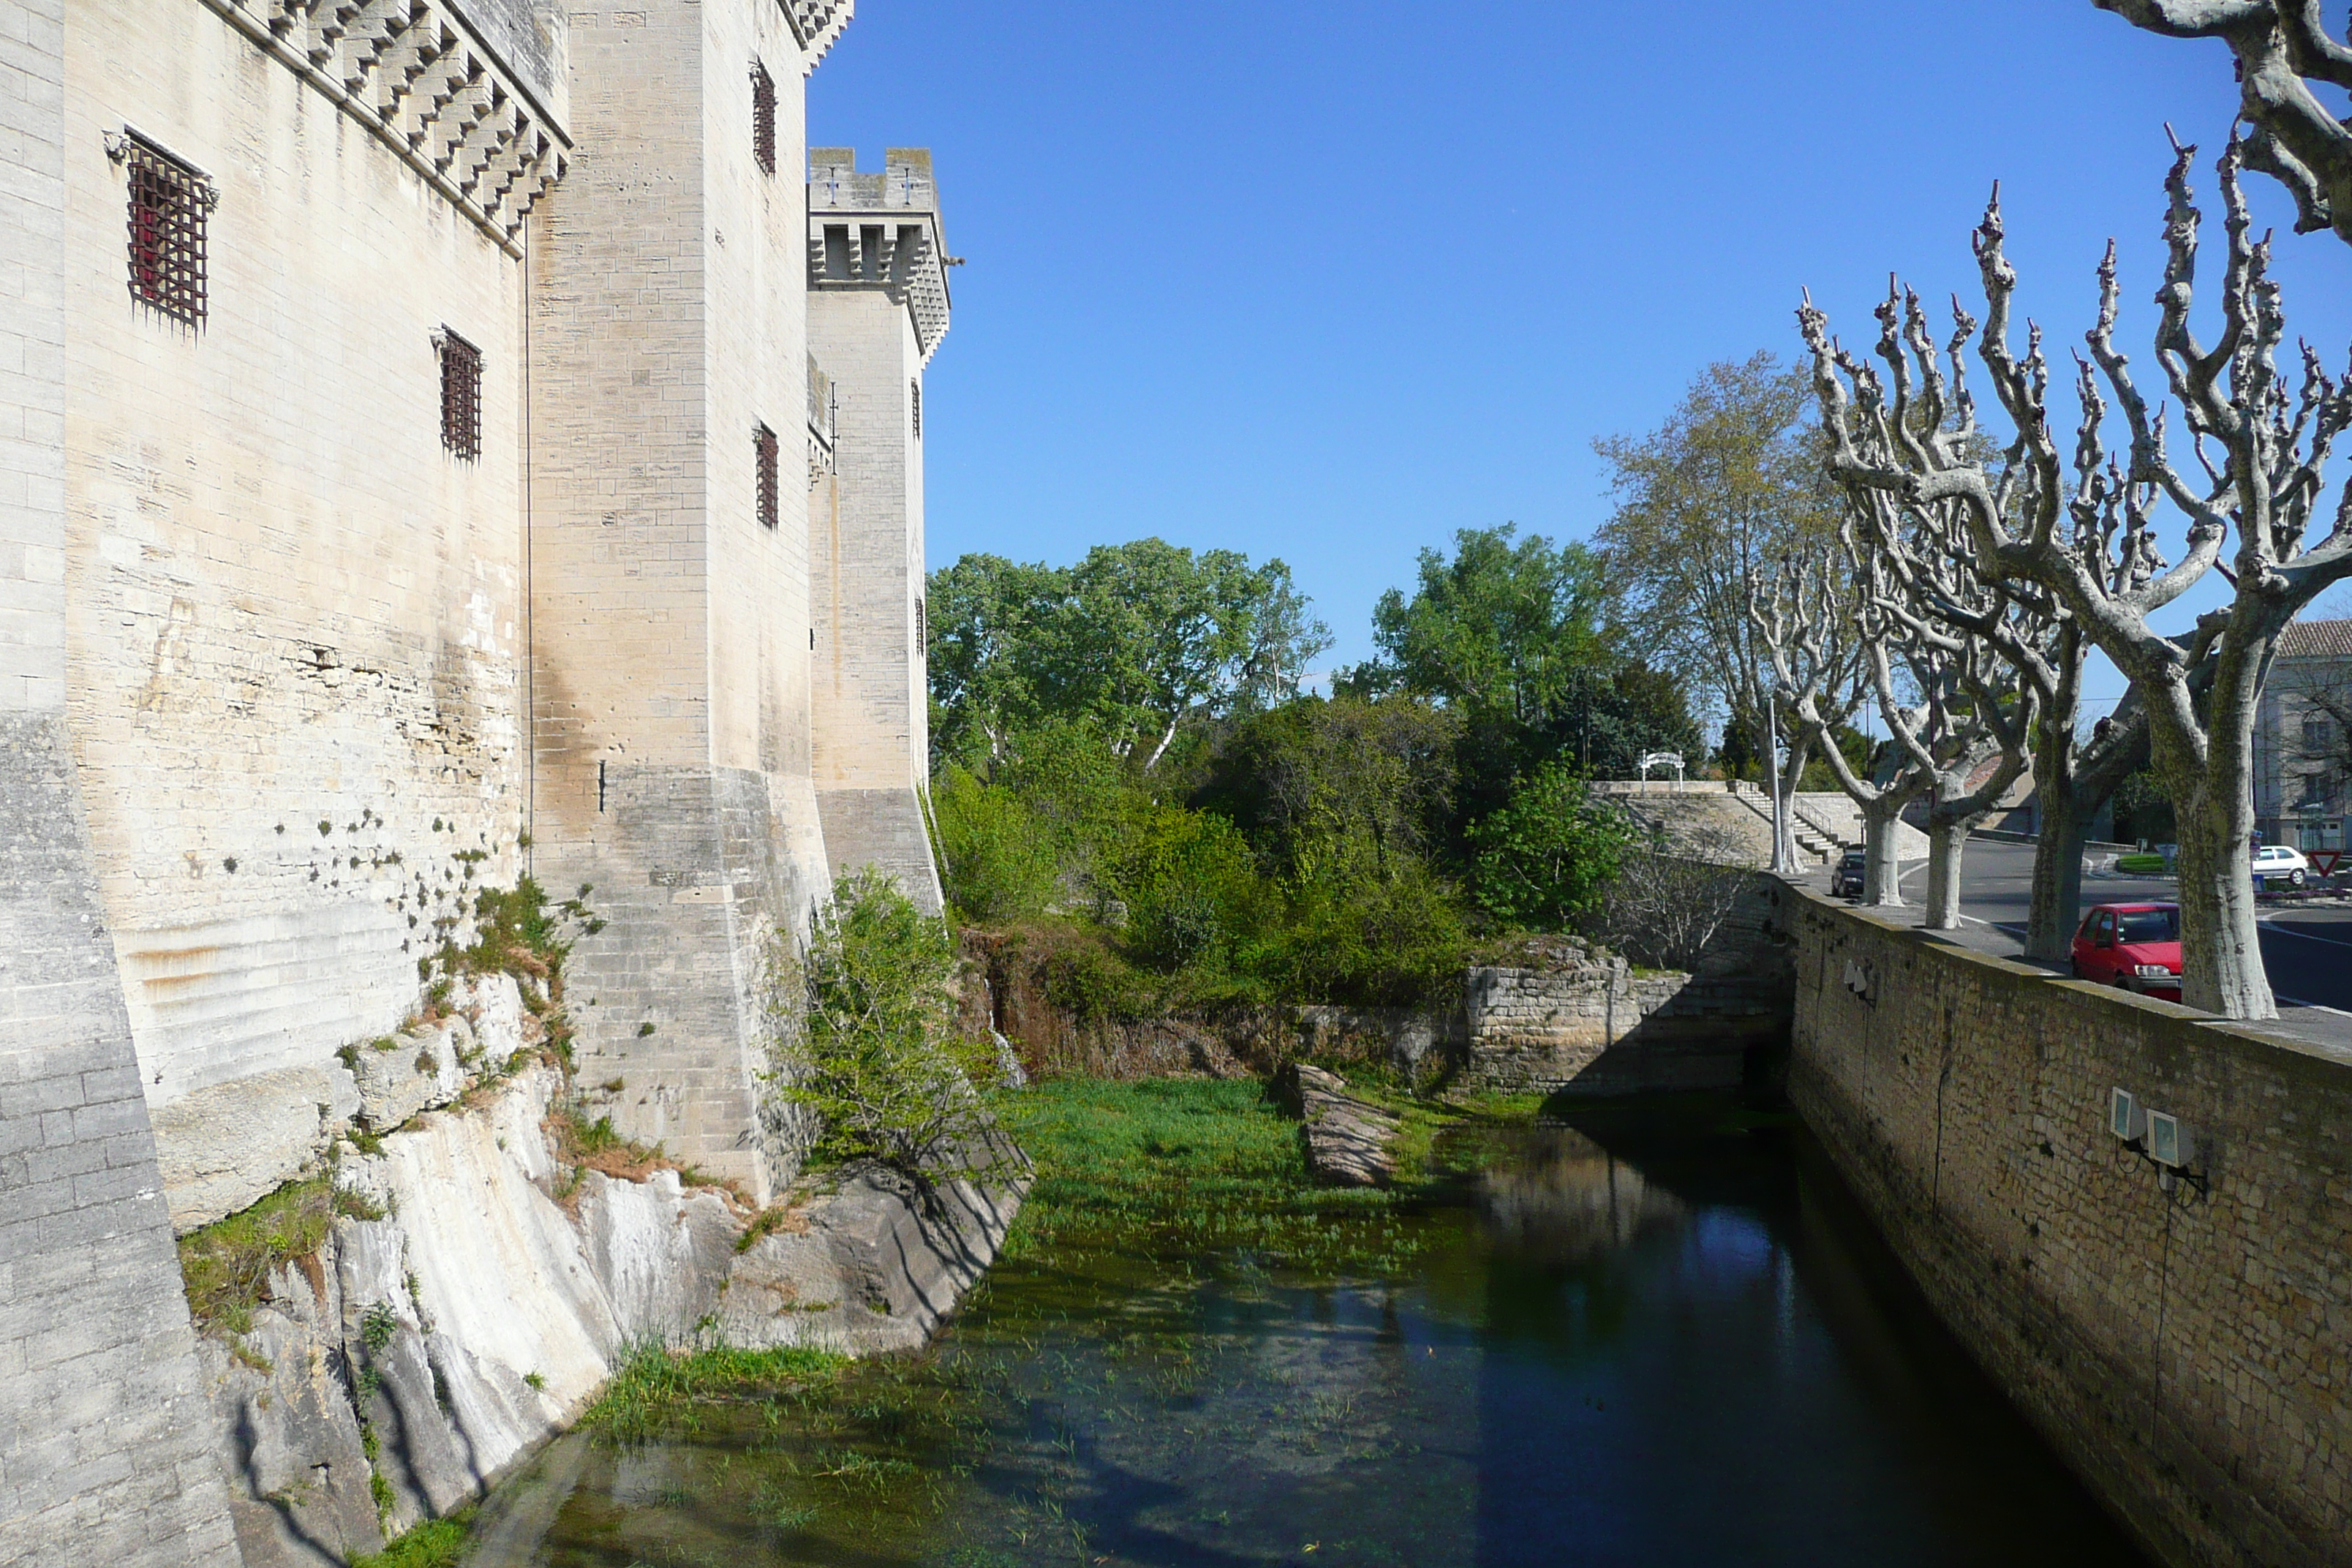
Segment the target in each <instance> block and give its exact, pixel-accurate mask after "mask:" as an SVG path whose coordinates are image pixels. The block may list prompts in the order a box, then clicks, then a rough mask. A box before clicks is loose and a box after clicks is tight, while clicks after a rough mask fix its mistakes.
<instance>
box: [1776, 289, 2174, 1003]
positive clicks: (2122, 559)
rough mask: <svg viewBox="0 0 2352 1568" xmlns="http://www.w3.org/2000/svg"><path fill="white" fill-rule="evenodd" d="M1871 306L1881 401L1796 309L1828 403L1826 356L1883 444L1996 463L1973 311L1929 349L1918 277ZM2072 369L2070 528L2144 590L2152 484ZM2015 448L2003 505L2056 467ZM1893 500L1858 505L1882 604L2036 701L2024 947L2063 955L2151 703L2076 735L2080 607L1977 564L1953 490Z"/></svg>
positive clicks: (2024, 501)
mask: <svg viewBox="0 0 2352 1568" xmlns="http://www.w3.org/2000/svg"><path fill="white" fill-rule="evenodd" d="M1876 314H1877V316H1878V321H1879V340H1878V349H1877V353H1878V357H1879V358H1880V360H1882V361H1883V362H1885V365H1886V367H1887V368H1886V373H1885V384H1889V385H1892V387H1893V388H1894V398H1893V403H1892V405H1891V406H1889V405H1886V403H1885V393H1884V388H1883V387H1882V385H1881V384H1879V382H1878V381H1877V380H1876V378H1875V375H1874V372H1873V371H1871V370H1870V369H1869V368H1868V367H1866V366H1861V365H1855V364H1853V363H1850V362H1849V361H1846V360H1845V359H1843V357H1842V356H1841V355H1840V354H1839V353H1838V351H1837V350H1836V349H1835V348H1834V346H1833V345H1831V344H1829V343H1827V342H1824V341H1823V332H1822V323H1821V322H1820V321H1819V319H1818V318H1817V317H1815V318H1812V319H1809V320H1807V321H1804V322H1803V323H1802V325H1803V327H1804V331H1805V333H1806V337H1807V346H1808V347H1809V348H1811V350H1812V353H1813V358H1814V364H1815V367H1816V369H1815V374H1816V376H1817V377H1827V378H1828V379H1827V381H1826V382H1825V383H1822V382H1817V386H1818V387H1819V388H1820V390H1822V392H1823V393H1824V394H1826V395H1827V397H1828V399H1829V400H1830V401H1829V402H1828V403H1825V405H1824V415H1825V416H1827V415H1828V412H1829V408H1830V406H1832V405H1833V404H1834V402H1835V399H1836V396H1837V395H1838V391H1839V384H1838V382H1837V379H1836V376H1835V375H1834V374H1832V366H1835V367H1836V368H1837V369H1840V370H1843V371H1844V373H1845V374H1846V375H1847V376H1848V378H1849V379H1851V380H1853V382H1854V384H1855V385H1856V387H1857V391H1858V393H1859V394H1861V395H1862V397H1863V401H1864V403H1865V404H1866V405H1868V406H1869V412H1866V413H1865V415H1864V420H1863V428H1862V430H1861V432H1860V433H1859V434H1858V435H1857V436H1856V437H1855V438H1856V439H1860V440H1864V441H1868V442H1872V443H1875V444H1877V445H1880V446H1882V447H1884V446H1887V445H1890V444H1891V442H1890V441H1889V439H1888V438H1889V437H1891V436H1892V434H1893V432H1894V430H1895V428H1896V427H1897V426H1900V427H1901V428H1904V429H1906V430H1911V431H1920V430H1933V431H1937V432H1938V433H1941V434H1944V435H1947V436H1948V437H1949V439H1950V441H1951V444H1952V447H1954V449H1956V450H1958V451H1959V452H1962V453H1969V454H1973V455H1975V456H1977V457H1979V458H1984V459H1987V460H1988V461H1989V462H1991V461H1992V459H1993V448H1992V447H1991V446H1990V443H1989V442H1988V441H1987V440H1986V439H1985V437H1983V435H1982V434H1981V432H1979V430H1978V428H1977V425H1976V413H1975V407H1974V404H1973V400H1972V399H1971V398H1970V396H1969V391H1968V371H1967V360H1966V358H1965V357H1964V353H1963V351H1964V350H1965V348H1966V346H1967V344H1968V342H1969V339H1970V338H1971V337H1972V336H1973V335H1974V332H1975V331H1976V321H1975V319H1974V318H1973V317H1971V316H1969V313H1968V312H1967V310H1964V309H1962V308H1961V307H1960V305H1959V303H1958V301H1957V300H1955V301H1954V302H1953V331H1952V335H1951V337H1950V339H1949V340H1948V342H1945V343H1944V344H1943V345H1941V348H1940V350H1939V348H1938V345H1937V344H1936V343H1935V342H1934V341H1933V340H1932V338H1931V337H1930V335H1929V332H1928V330H1927V313H1926V311H1925V310H1922V309H1921V306H1920V301H1919V297H1918V295H1917V294H1916V292H1914V291H1911V290H1908V289H1905V290H1902V291H1901V292H1900V295H1899V307H1898V295H1897V293H1896V291H1895V290H1894V289H1890V290H1889V292H1888V296H1887V298H1886V299H1885V300H1884V301H1882V302H1881V303H1880V305H1879V307H1878V310H1877V312H1876ZM1946 366H1948V371H1947V369H1946ZM2079 368H2080V369H2081V371H2082V373H2083V374H2082V377H2081V383H2080V384H2081V390H2082V395H2083V397H2084V409H2085V411H2086V413H2087V414H2088V415H2089V416H2090V420H2089V423H2088V424H2087V425H2086V426H2084V428H2083V429H2082V431H2081V432H2080V433H2079V436H2078V439H2077V441H2076V445H2075V454H2074V478H2073V481H2072V484H2071V486H2070V487H2069V488H2068V489H2067V490H2066V491H2065V492H2064V494H2063V504H2064V505H2065V506H2066V508H2067V510H2068V514H2069V517H2070V519H2071V521H2073V524H2074V531H2073V533H2072V535H2071V542H2072V544H2073V546H2074V550H2075V551H2076V552H2078V553H2079V554H2080V555H2081V557H2082V560H2083V562H2084V566H2085V568H2086V569H2087V570H2089V571H2090V572H2091V573H2093V574H2095V575H2097V576H2099V577H2101V578H2102V579H2103V580H2105V582H2106V584H2107V585H2108V587H2109V589H2110V591H2112V592H2137V591H2140V590H2144V589H2147V587H2148V586H2149V584H2151V583H2154V582H2156V581H2157V579H2158V578H2159V577H2160V576H2161V575H2162V574H2163V571H2164V562H2163V559H2162V557H2161V555H2160V554H2159V553H2158V550H2157V547H2156V542H2155V539H2154V536H2153V533H2152V531H2151V530H2150V528H2149V526H2148V524H2149V517H2150V513H2151V510H2152V509H2153V503H2154V500H2155V488H2154V487H2153V486H2152V485H2148V484H2145V483H2142V484H2137V485H2134V484H2126V482H2125V481H2124V476H2123V474H2122V472H2121V470H2120V469H2119V468H2117V467H2116V465H2115V463H2114V460H2113V459H2112V458H2109V457H2107V456H2106V455H2105V453H2104V452H2103V451H2102V449H2101V447H2100V444H2099V441H2098V425H2097V416H2098V414H2099V413H2100V412H2101V410H2100V407H2099V405H2098V402H2097V399H2098V392H2097V387H2096V384H2095V382H2094V381H2093V380H2092V379H2091V378H2090V367H2089V366H2088V364H2087V363H2084V364H2081V365H2080V367H2079ZM1947 376H1948V382H1947ZM1915 389H1916V390H1915ZM1880 414H1883V416H1884V417H1885V420H1886V421H1887V422H1888V423H1887V425H1886V426H1885V430H1884V431H1883V432H1882V431H1881V430H1880V429H1879V428H1878V427H1877V426H1874V423H1873V420H1874V418H1875V417H1876V416H1878V415H1880ZM2020 458H2021V454H2020V453H2017V452H2015V451H2011V452H2009V453H2003V454H2001V455H2000V458H1999V459H1998V461H1997V462H1995V463H1993V466H1992V467H1991V468H1990V474H1991V479H1992V482H1993V484H1994V486H1995V488H1996V489H1997V490H1998V491H2000V492H2001V493H2000V501H2001V504H2002V506H2003V508H2004V510H2005V511H2006V513H2007V514H2008V515H2012V516H2015V515H2022V514H2030V513H2031V512H2032V510H2033V509H2034V507H2035V506H2036V505H2037V504H2038V500H2037V493H2036V492H2037V488H2038V487H2040V486H2042V485H2044V484H2047V483H2052V482H2054V481H2056V480H2058V479H2063V475H2060V474H2057V473H2056V472H2055V471H2054V470H2053V471H2045V470H2044V469H2042V468H2038V467H2036V466H2035V465H2033V464H2032V463H2031V462H2029V461H2022V460H2020ZM1902 506H1903V503H1902V502H1901V501H1900V500H1898V498H1896V497H1895V496H1894V495H1892V494H1890V493H1889V492H1886V491H1884V490H1871V491H1865V492H1864V493H1863V494H1862V495H1861V496H1859V497H1858V498H1857V516H1858V518H1859V519H1860V520H1861V521H1862V522H1863V523H1864V525H1865V526H1866V527H1868V528H1869V529H1870V531H1871V532H1872V535H1873V542H1874V545H1875V547H1876V549H1877V550H1878V551H1879V552H1881V553H1882V555H1883V556H1884V558H1885V562H1886V565H1887V572H1888V574H1889V575H1891V576H1893V577H1895V579H1897V580H1898V581H1899V582H1901V584H1903V587H1904V590H1905V591H1904V592H1903V593H1902V594H1900V595H1895V596H1893V597H1891V598H1889V599H1887V600H1886V601H1885V604H1884V606H1883V607H1884V610H1885V613H1886V614H1889V615H1892V616H1896V617H1898V618H1901V619H1904V620H1906V622H1907V623H1908V624H1909V625H1910V626H1911V627H1912V629H1913V631H1914V632H1915V634H1916V635H1917V636H1919V637H1926V638H1928V639H1930V640H1935V639H1937V637H1939V636H1958V637H1968V638H1973V639H1975V640H1976V641H1978V642H1979V643H1981V644H1982V645H1984V646H1985V647H1989V648H1990V649H1991V650H1992V651H1993V652H1994V653H1995V654H1996V655H1998V656H1999V658H2000V659H2001V660H2002V662H2003V663H2005V664H2006V665H2007V666H2008V668H2010V669H2011V671H2013V672H2014V675H2015V678H2016V680H2017V682H2018V685H2019V688H2020V689H2021V690H2022V691H2023V692H2025V693H2027V694H2028V695H2030V696H2031V697H2032V700H2033V701H2034V704H2035V709H2034V711H2035V716H2036V723H2035V726H2034V731H2033V733H2032V736H2031V742H2032V745H2031V758H2032V760H2031V764H2030V765H2031V767H2032V774H2033V782H2034V798H2035V801H2036V803H2037V805H2038V808H2039V816H2040V822H2039V831H2038V832H2037V834H2036V836H2035V847H2034V866H2033V879H2032V898H2031V900H2030V904H2029V908H2028V912H2027V916H2026V942H2025V951H2026V953H2027V955H2028V956H2029V957H2033V958H2039V959H2042V960H2044V961H2046V962H2050V963H2057V962H2061V961H2063V959H2064V958H2065V957H2066V955H2067V952H2068V947H2069V943H2070V942H2071V940H2072V937H2073V934H2074V922H2075V917H2076V915H2077V913H2078V911H2079V909H2080V905H2081V900H2082V882H2083V843H2084V834H2085V831H2086V828H2087V826H2088V824H2089V823H2090V821H2091V819H2092V818H2093V817H2094V816H2096V815H2097V814H2098V810H2099V808H2100V807H2101V806H2102V805H2105V803H2106V801H2107V798H2108V797H2109V796H2110V795H2113V794H2114V793H2115V790H2116V786H2117V785H2118V784H2121V783H2122V782H2123V780H2124V778H2125V776H2126V774H2128V773H2131V772H2132V771H2133V770H2134V769H2136V768H2137V767H2139V766H2141V765H2142V764H2144V763H2146V761H2147V721H2146V716H2145V714H2143V713H2142V712H2141V711H2140V709H2139V705H2138V701H2137V697H2136V695H2134V694H2131V693H2126V698H2125V700H2124V701H2123V703H2122V704H2121V705H2119V707H2118V708H2117V710H2116V714H2115V715H2114V717H2113V718H2111V719H2107V720H2103V721H2100V723H2099V724H2098V725H2096V726H2095V727H2094V728H2093V729H2092V731H2091V732H2090V733H2089V734H2088V735H2087V736H2086V735H2084V733H2083V730H2082V708H2083V671H2084V664H2085V662H2086V659H2087V655H2088V653H2089V647H2090V645H2089V641H2088V638H2087V637H2085V635H2084V628H2083V624H2082V621H2081V619H2080V618H2079V617H2077V616H2075V615H2074V613H2073V612H2072V611H2071V610H2069V609H2068V608H2067V606H2066V604H2065V602H2064V600H2063V599H2062V598H2061V597H2060V596H2059V595H2055V594H2053V593H2052V592H2051V591H2050V590H2049V589H2047V588H2046V587H2043V586H2042V585H2041V584H2037V583H2033V582H2032V581H2029V580H2025V579H2012V580H2008V581H2000V580H1999V579H1995V580H1994V581H1992V582H1990V583H1988V581H1987V580H1986V578H1985V577H1984V576H1983V575H1982V574H1979V571H1978V570H1977V566H1976V561H1975V554H1976V552H1975V543H1974V540H1973V538H1972V535H1971V533H1970V531H1969V526H1968V523H1967V521H1966V512H1965V509H1963V508H1961V507H1959V506H1958V505H1955V504H1952V503H1945V504H1942V505H1940V506H1937V507H1932V508H1918V509H1906V510H1910V511H1911V512H1912V515H1913V518H1914V521H1913V523H1912V525H1911V526H1910V527H1909V528H1907V529H1906V528H1903V527H1898V526H1895V525H1894V524H1893V523H1892V521H1891V519H1890V514H1891V513H1892V512H1894V511H1895V509H1897V508H1900V507H1902ZM2187 586H2188V580H2187V579H2182V580H2179V581H2177V582H2173V583H2170V584H2163V585H2161V586H2159V587H2158V589H2157V591H2156V592H2155V593H2154V594H2153V595H2150V597H2151V607H2153V603H2154V601H2157V600H2162V599H2163V598H2164V595H2165V593H2166V592H2167V591H2169V592H2171V593H2172V594H2175V595H2177V594H2178V593H2179V592H2180V591H2182V590H2185V589H2186V587H2187ZM2166 602H2168V601H2166ZM1938 628H1942V631H1941V632H1940V633H1939V631H1938Z"/></svg>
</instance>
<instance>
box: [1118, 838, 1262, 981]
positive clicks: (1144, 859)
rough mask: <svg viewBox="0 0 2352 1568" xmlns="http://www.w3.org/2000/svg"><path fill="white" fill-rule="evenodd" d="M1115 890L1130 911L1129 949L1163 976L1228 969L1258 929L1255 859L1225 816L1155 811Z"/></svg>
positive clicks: (1134, 845) (1124, 862) (1126, 860)
mask: <svg viewBox="0 0 2352 1568" xmlns="http://www.w3.org/2000/svg"><path fill="white" fill-rule="evenodd" d="M1116 882H1117V885H1118V889H1119V891H1120V892H1121V894H1122V895H1123V896H1124V898H1125V900H1126V903H1127V906H1128V946H1129V949H1130V950H1131V951H1132V952H1134V954H1135V956H1136V957H1137V958H1139V959H1140V960H1141V961H1142V962H1144V963H1150V964H1152V965H1155V966H1157V967H1159V968H1162V969H1182V968H1185V967H1187V966H1189V965H1192V964H1202V965H1205V966H1206V967H1209V968H1212V969H1223V968H1225V967H1227V966H1228V965H1230V964H1231V963H1232V962H1233V960H1234V956H1235V952H1234V950H1235V948H1236V947H1237V946H1246V945H1247V944H1248V942H1250V940H1251V938H1252V937H1253V936H1254V934H1255V931H1256V928H1257V926H1258V924H1259V921H1260V907H1261V905H1262V904H1263V902H1264V898H1263V893H1262V889H1261V887H1260V882H1259V879H1258V874H1257V867H1256V863H1255V857H1253V856H1252V855H1251V853H1250V848H1249V846H1248V844H1247V843H1245V842H1244V840H1243V838H1242V836H1241V835H1240V834H1239V833H1237V832H1236V831H1234V827H1233V825H1232V824H1230V823H1228V822H1227V821H1225V819H1224V818H1223V817H1221V816H1209V815H1208V814H1206V813H1204V812H1198V811H1187V810H1185V809H1184V808H1183V807H1181V806H1159V807H1155V808H1154V809H1152V810H1151V811H1150V813H1149V814H1148V815H1146V816H1144V818H1143V820H1142V821H1141V823H1139V825H1138V831H1137V832H1136V834H1135V836H1134V837H1133V839H1132V840H1131V842H1130V843H1129V847H1128V848H1127V852H1126V854H1125V855H1124V856H1123V857H1122V858H1121V863H1120V864H1119V866H1118V868H1117V874H1116Z"/></svg>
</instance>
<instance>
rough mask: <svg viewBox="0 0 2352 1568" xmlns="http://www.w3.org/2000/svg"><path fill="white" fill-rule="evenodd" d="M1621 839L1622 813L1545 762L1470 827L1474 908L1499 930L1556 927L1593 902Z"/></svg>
mask: <svg viewBox="0 0 2352 1568" xmlns="http://www.w3.org/2000/svg"><path fill="white" fill-rule="evenodd" d="M1629 838H1630V834H1629V831H1628V828H1627V825H1626V820H1625V816H1624V814H1623V813H1622V812H1621V811H1618V810H1617V809H1615V808H1614V807H1613V806H1612V805H1609V804H1608V803H1606V802H1604V801H1599V800H1595V799H1594V798H1593V797H1592V796H1591V795H1589V794H1587V793H1586V791H1585V787H1584V783H1583V781H1582V780H1580V779H1579V778H1578V777H1577V776H1576V775H1575V773H1573V772H1571V771H1570V769H1569V767H1568V765H1567V764H1566V763H1559V762H1554V763H1545V764H1544V765H1543V766H1541V767H1539V768H1538V769H1537V770H1536V771H1535V772H1534V773H1531V774H1530V775H1528V778H1526V779H1525V780H1523V781H1522V782H1521V783H1520V784H1519V786H1518V788H1517V790H1515V791H1514V792H1513V793H1512V795H1511V799H1510V803H1509V804H1508V805H1506V806H1504V807H1503V808H1502V809H1501V810H1500V811H1497V812H1496V813H1495V814H1493V815H1492V816H1488V817H1486V819H1485V820H1483V821H1481V822H1480V823H1479V824H1478V825H1477V826H1475V827H1474V828H1472V829H1471V833H1470V839H1471V843H1472V845H1473V846H1474V847H1475V849H1476V852H1477V898H1478V902H1479V905H1480V906H1481V907H1482V908H1484V909H1485V910H1486V912H1487V913H1488V914H1490V915H1492V916H1493V917H1494V918H1495V919H1496V921H1499V922H1501V923H1502V924H1504V925H1507V926H1517V927H1521V928H1525V929H1530V930H1536V931H1558V930H1560V929H1561V928H1563V927H1565V926H1567V925H1568V924H1570V922H1571V921H1575V920H1576V919H1577V918H1578V917H1579V916H1580V915H1583V914H1585V913H1586V912H1587V911H1589V910H1591V909H1592V908H1593V907H1594V906H1595V905H1596V904H1597V903H1598V902H1599V901H1600V899H1601V893H1602V892H1603V891H1604V890H1605V889H1607V887H1608V885H1609V880H1610V879H1611V878H1612V877H1613V876H1615V875H1616V873H1617V868H1618V864H1619V862H1620V861H1621V860H1622V858H1623V856H1624V853H1625V847H1626V845H1627V843H1628V842H1629Z"/></svg>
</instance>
